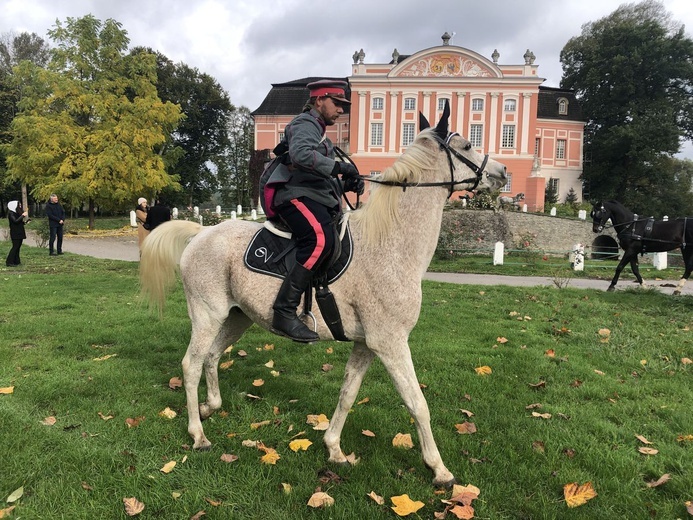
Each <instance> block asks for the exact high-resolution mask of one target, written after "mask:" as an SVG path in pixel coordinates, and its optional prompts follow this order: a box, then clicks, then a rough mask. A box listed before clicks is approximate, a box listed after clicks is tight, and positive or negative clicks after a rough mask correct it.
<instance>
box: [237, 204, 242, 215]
mask: <svg viewBox="0 0 693 520" xmlns="http://www.w3.org/2000/svg"><path fill="white" fill-rule="evenodd" d="M236 214H237V215H238V216H239V217H240V216H241V215H243V206H241V205H240V204H239V205H238V207H237V208H236Z"/></svg>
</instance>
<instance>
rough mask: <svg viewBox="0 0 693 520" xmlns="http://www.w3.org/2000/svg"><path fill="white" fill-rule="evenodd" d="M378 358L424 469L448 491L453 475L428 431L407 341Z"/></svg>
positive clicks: (428, 417)
mask: <svg viewBox="0 0 693 520" xmlns="http://www.w3.org/2000/svg"><path fill="white" fill-rule="evenodd" d="M378 355H379V357H380V359H381V361H382V362H383V365H385V368H386V369H387V371H388V373H389V374H390V377H391V378H392V381H393V382H394V384H395V388H396V389H397V392H399V395H400V396H401V397H402V400H403V401H404V404H405V406H406V407H407V410H409V413H410V414H411V416H412V417H413V419H414V423H415V424H416V431H417V433H418V435H419V441H420V442H421V452H422V455H423V460H424V463H425V464H426V466H427V467H428V468H429V469H430V470H431V471H432V472H433V485H434V486H439V487H446V488H449V487H451V486H452V485H453V484H455V477H454V475H453V474H452V473H451V472H450V471H449V470H448V468H446V467H445V464H443V459H442V458H441V456H440V452H439V451H438V447H437V446H436V442H435V440H434V439H433V432H432V431H431V415H430V412H429V410H428V404H427V403H426V399H425V398H424V396H423V393H422V392H421V387H420V386H419V382H418V380H417V378H416V372H415V370H414V363H413V362H412V359H411V352H410V351H409V345H408V343H407V341H406V340H404V341H402V342H398V343H395V344H393V345H391V346H390V348H389V349H388V351H387V353H382V354H381V353H379V352H378Z"/></svg>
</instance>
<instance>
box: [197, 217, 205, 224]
mask: <svg viewBox="0 0 693 520" xmlns="http://www.w3.org/2000/svg"><path fill="white" fill-rule="evenodd" d="M197 220H199V221H200V226H204V225H205V222H204V220H203V219H202V215H198V217H197Z"/></svg>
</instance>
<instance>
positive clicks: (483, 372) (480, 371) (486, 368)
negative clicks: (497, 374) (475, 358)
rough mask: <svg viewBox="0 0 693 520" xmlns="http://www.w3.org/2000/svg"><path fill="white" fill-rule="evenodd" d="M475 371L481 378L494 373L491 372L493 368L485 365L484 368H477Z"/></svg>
mask: <svg viewBox="0 0 693 520" xmlns="http://www.w3.org/2000/svg"><path fill="white" fill-rule="evenodd" d="M474 371H475V372H476V373H477V375H480V376H487V375H489V374H491V373H492V372H493V370H491V367H489V366H486V365H484V366H483V367H476V368H475V369H474Z"/></svg>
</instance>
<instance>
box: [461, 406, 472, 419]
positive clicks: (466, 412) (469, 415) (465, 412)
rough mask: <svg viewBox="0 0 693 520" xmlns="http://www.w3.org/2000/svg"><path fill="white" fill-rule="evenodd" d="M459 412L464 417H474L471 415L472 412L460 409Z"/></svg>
mask: <svg viewBox="0 0 693 520" xmlns="http://www.w3.org/2000/svg"><path fill="white" fill-rule="evenodd" d="M460 412H462V413H463V414H464V415H466V416H467V417H474V413H473V412H470V411H469V410H465V409H464V408H461V409H460Z"/></svg>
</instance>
